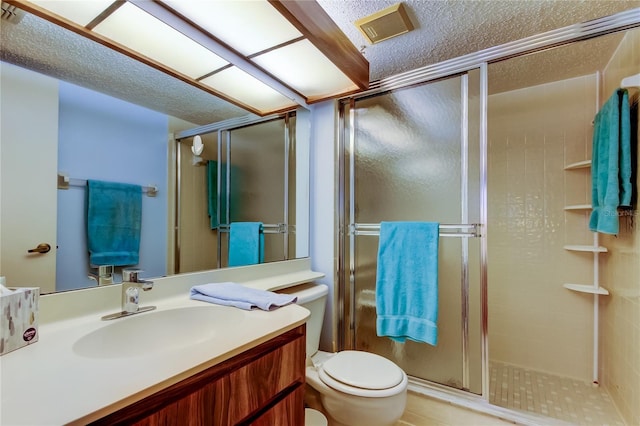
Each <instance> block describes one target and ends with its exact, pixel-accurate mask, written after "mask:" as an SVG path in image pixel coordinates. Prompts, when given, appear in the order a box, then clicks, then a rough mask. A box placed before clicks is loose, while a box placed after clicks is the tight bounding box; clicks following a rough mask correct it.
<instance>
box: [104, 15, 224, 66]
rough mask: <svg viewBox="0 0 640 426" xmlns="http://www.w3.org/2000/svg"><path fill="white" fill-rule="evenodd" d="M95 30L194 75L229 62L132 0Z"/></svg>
mask: <svg viewBox="0 0 640 426" xmlns="http://www.w3.org/2000/svg"><path fill="white" fill-rule="evenodd" d="M94 31H95V32H96V33H98V34H101V35H103V36H105V37H107V38H109V39H111V40H113V41H115V42H117V43H120V44H121V45H123V46H126V47H128V48H129V49H132V50H134V51H135V52H138V53H140V54H142V55H144V56H146V57H148V58H151V59H153V60H155V61H157V62H160V63H161V64H164V65H166V66H168V67H169V68H172V69H174V70H176V71H178V72H180V73H182V74H184V75H186V76H189V77H191V78H199V77H201V76H203V75H205V74H207V73H210V72H211V71H212V70H215V69H219V68H222V67H223V66H225V65H227V64H228V62H227V61H225V60H224V59H222V58H220V57H219V56H218V55H216V54H215V53H213V52H211V51H210V50H208V49H206V48H204V47H203V46H201V45H200V44H198V43H196V42H195V41H193V40H191V39H190V38H189V37H187V36H185V35H184V34H182V33H180V32H179V31H177V30H175V29H173V28H171V27H170V26H168V25H167V24H165V23H164V22H162V21H160V20H159V19H157V18H155V17H153V16H151V15H149V14H148V13H147V12H145V11H143V10H141V9H140V8H138V7H136V6H134V5H133V4H131V3H124V4H123V5H122V6H121V7H119V8H118V9H117V10H116V11H115V12H113V13H112V14H111V15H110V16H109V17H108V18H107V19H105V20H104V21H102V22H101V23H99V24H98V25H97V26H96V27H95V28H94Z"/></svg>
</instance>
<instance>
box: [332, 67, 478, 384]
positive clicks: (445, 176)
mask: <svg viewBox="0 0 640 426" xmlns="http://www.w3.org/2000/svg"><path fill="white" fill-rule="evenodd" d="M480 75H481V73H480V70H479V69H473V70H470V71H468V72H464V73H461V74H458V75H455V76H451V77H447V78H443V79H441V80H437V81H433V82H429V83H426V84H419V85H415V86H411V87H406V88H402V89H399V90H395V91H389V92H385V93H381V94H377V95H374V96H369V97H364V98H359V99H353V100H352V101H351V102H350V103H348V104H344V105H343V109H342V111H343V118H344V120H343V122H344V124H345V135H348V136H347V137H346V138H343V140H344V141H345V142H346V143H345V144H344V146H343V152H344V163H343V164H342V167H341V170H343V186H342V188H343V196H344V200H345V212H344V216H343V219H342V221H343V223H342V229H345V230H346V232H347V237H346V238H345V240H344V246H343V256H341V259H344V269H343V270H344V276H342V277H341V278H342V280H343V282H344V283H348V285H345V286H344V289H345V296H346V297H347V299H348V300H349V301H350V303H348V304H347V305H346V306H345V312H344V313H345V315H344V319H345V325H346V326H347V327H346V330H347V333H346V335H345V337H346V339H345V341H344V342H343V344H344V345H345V347H347V348H354V349H357V350H365V351H369V352H374V353H377V354H380V355H383V356H385V357H387V358H389V359H391V360H393V361H394V362H395V363H397V364H398V365H399V366H400V367H401V368H403V369H404V370H405V371H406V372H407V374H409V375H410V376H413V377H414V378H417V379H424V380H428V381H431V382H435V383H440V384H443V385H446V386H449V387H453V388H457V389H464V390H468V391H470V392H473V393H476V394H481V393H482V369H483V362H482V340H481V334H482V324H483V321H482V314H483V313H482V310H481V300H482V294H483V292H484V290H483V288H484V287H485V285H486V283H485V282H484V279H483V276H484V275H483V272H482V259H483V258H484V254H483V251H484V247H485V246H484V244H483V240H484V236H483V233H482V226H481V225H480V224H481V223H482V222H483V220H482V216H483V214H484V213H483V208H482V203H481V200H482V199H483V195H482V191H481V189H482V182H484V181H485V178H484V174H485V170H484V169H483V167H482V164H481V158H482V156H481V151H482V149H483V148H482V146H481V132H480V123H481V117H480V114H481V112H482V108H481V107H480V99H481V97H480V87H481V82H480ZM381 221H429V222H438V223H440V250H439V319H438V344H437V346H430V345H425V344H421V343H416V342H412V341H407V343H405V344H400V343H397V342H394V341H392V340H391V339H388V338H381V337H377V336H376V330H375V315H376V314H375V272H376V256H377V247H378V234H379V224H380V222H381Z"/></svg>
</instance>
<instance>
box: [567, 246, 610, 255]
mask: <svg viewBox="0 0 640 426" xmlns="http://www.w3.org/2000/svg"><path fill="white" fill-rule="evenodd" d="M564 249H565V250H570V251H588V252H591V253H606V252H607V248H606V247H602V246H595V245H593V246H582V245H571V246H564Z"/></svg>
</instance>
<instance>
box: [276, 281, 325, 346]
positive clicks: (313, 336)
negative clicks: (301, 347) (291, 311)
mask: <svg viewBox="0 0 640 426" xmlns="http://www.w3.org/2000/svg"><path fill="white" fill-rule="evenodd" d="M277 292H278V293H285V294H291V295H295V296H296V297H297V298H298V300H297V302H296V303H297V304H298V305H300V306H303V307H305V308H307V309H308V310H309V311H310V312H311V315H310V316H309V319H308V320H307V356H308V357H311V356H313V355H314V354H315V353H316V352H318V347H319V346H320V333H321V332H322V322H323V321H324V308H325V305H326V303H327V294H328V293H329V288H328V287H327V286H326V285H324V284H315V283H306V284H300V285H296V286H293V287H288V288H283V289H280V290H278V291H277Z"/></svg>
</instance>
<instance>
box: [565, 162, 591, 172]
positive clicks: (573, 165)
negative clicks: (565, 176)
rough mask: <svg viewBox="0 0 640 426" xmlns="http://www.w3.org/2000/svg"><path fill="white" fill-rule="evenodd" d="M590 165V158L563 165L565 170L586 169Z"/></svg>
mask: <svg viewBox="0 0 640 426" xmlns="http://www.w3.org/2000/svg"><path fill="white" fill-rule="evenodd" d="M589 167H591V160H585V161H578V162H577V163H571V164H568V165H566V166H565V167H564V169H565V170H577V169H587V168H589Z"/></svg>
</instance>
